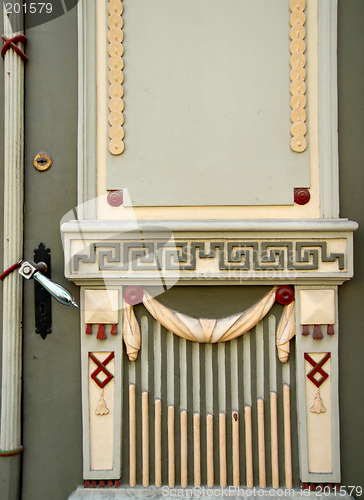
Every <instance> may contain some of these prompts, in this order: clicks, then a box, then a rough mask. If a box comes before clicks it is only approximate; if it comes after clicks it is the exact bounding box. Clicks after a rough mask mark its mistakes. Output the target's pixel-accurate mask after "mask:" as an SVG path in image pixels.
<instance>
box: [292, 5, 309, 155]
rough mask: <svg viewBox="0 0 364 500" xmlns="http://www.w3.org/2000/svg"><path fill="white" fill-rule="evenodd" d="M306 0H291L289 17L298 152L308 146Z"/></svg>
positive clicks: (294, 135)
mask: <svg viewBox="0 0 364 500" xmlns="http://www.w3.org/2000/svg"><path fill="white" fill-rule="evenodd" d="M305 7H306V1H305V0H291V1H290V10H291V15H290V18H289V21H290V25H291V29H290V33H289V34H290V38H291V44H290V52H291V57H290V65H291V72H290V79H291V86H290V91H291V96H292V97H291V108H292V111H291V122H292V125H291V135H292V138H291V149H292V150H293V151H295V152H297V153H302V152H303V151H305V150H306V148H307V140H306V138H305V135H306V133H307V126H306V123H305V122H306V110H305V107H306V96H305V93H306V83H305V79H306V70H305V65H306V57H305V51H306V43H305V36H306V29H305V22H306V15H305Z"/></svg>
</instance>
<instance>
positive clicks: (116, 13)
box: [107, 0, 125, 155]
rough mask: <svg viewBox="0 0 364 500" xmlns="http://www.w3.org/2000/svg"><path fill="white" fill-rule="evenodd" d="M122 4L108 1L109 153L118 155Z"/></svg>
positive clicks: (120, 147)
mask: <svg viewBox="0 0 364 500" xmlns="http://www.w3.org/2000/svg"><path fill="white" fill-rule="evenodd" d="M123 8H124V7H123V2H122V0H109V6H108V11H109V19H108V27H109V31H108V34H107V39H108V41H109V48H108V52H109V84H110V85H109V98H110V99H109V124H110V128H109V138H110V141H109V151H110V153H112V154H113V155H119V154H121V153H122V152H123V151H124V148H125V146H124V135H125V133H124V128H123V125H124V114H123V111H124V101H123V96H124V88H123V82H124V74H123V68H124V61H123V54H124V47H123V39H124V34H123V26H124V21H123Z"/></svg>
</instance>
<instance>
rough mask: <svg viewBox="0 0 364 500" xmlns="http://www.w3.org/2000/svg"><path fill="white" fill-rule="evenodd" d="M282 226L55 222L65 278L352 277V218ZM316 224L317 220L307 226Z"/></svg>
mask: <svg viewBox="0 0 364 500" xmlns="http://www.w3.org/2000/svg"><path fill="white" fill-rule="evenodd" d="M95 222H96V221H95ZM289 224H290V223H288V222H287V223H277V230H276V231H274V230H273V229H272V230H271V231H266V230H265V231H262V230H259V229H258V226H259V227H260V226H261V224H259V223H257V230H256V231H254V232H253V231H249V232H247V231H245V232H244V231H235V232H234V233H231V231H228V230H226V231H221V230H220V231H218V232H217V231H216V230H215V231H200V230H199V231H196V230H192V226H193V225H192V226H191V230H190V231H186V230H183V231H182V230H176V229H175V228H173V224H172V230H170V229H168V227H167V224H166V225H165V226H164V227H163V226H162V225H161V224H159V226H156V225H154V226H153V225H150V226H143V227H141V228H140V229H139V230H137V231H135V230H134V231H132V230H129V231H128V230H127V229H128V226H127V225H124V230H122V227H123V223H120V226H119V227H120V230H119V231H117V230H116V228H117V226H116V225H115V224H114V225H113V224H110V227H109V229H108V225H107V222H106V221H105V223H104V225H103V226H102V228H103V229H101V225H98V224H97V223H96V224H95V226H94V227H95V229H96V228H98V229H100V230H99V231H97V230H91V228H92V227H93V224H92V223H88V225H87V228H89V229H90V230H85V231H82V233H78V232H77V231H76V229H77V227H78V226H77V223H72V222H70V223H67V224H65V225H64V226H63V227H62V231H63V232H64V235H65V261H66V276H67V277H68V278H70V279H72V280H74V281H75V282H80V283H84V282H85V280H86V281H87V280H89V279H92V280H108V279H121V280H126V281H127V282H130V283H131V284H132V283H135V284H136V285H139V286H142V285H143V284H148V283H149V284H156V283H159V284H161V282H162V281H163V280H167V281H168V282H169V283H170V284H171V283H172V284H176V283H177V282H178V281H191V280H192V281H193V282H194V284H195V283H198V284H208V283H209V282H212V283H215V284H218V283H223V282H235V283H244V282H246V281H248V280H249V281H252V280H253V281H254V280H257V282H259V284H263V283H264V282H266V283H272V281H273V280H275V281H277V280H278V281H279V280H285V281H286V282H287V283H299V282H306V281H312V282H313V280H316V281H317V279H318V278H320V279H324V280H328V281H331V282H337V283H342V282H343V281H345V280H347V279H349V278H350V277H351V276H352V274H353V269H352V230H354V229H355V227H354V225H353V224H352V223H350V222H348V221H346V222H345V221H341V223H339V222H338V223H335V224H331V225H330V227H333V228H335V227H337V230H336V231H335V230H333V231H327V229H328V223H327V222H323V223H322V228H323V230H322V231H319V229H318V228H317V230H316V231H315V230H305V231H303V230H302V228H301V230H300V228H299V226H297V231H294V230H292V229H290V230H289V231H282V230H280V229H279V228H284V227H286V226H287V227H290V228H291V226H292V224H290V225H289ZM318 225H319V224H318V223H317V222H316V223H314V224H308V225H307V227H308V228H309V227H312V228H314V227H316V226H318ZM344 225H345V226H347V227H346V228H344V227H343V226H344ZM241 226H242V227H243V224H241ZM326 226H327V227H326ZM111 227H112V228H113V229H114V230H113V231H110V229H111ZM262 227H263V226H262ZM273 227H274V223H272V228H273ZM287 227H286V229H287ZM349 227H350V228H351V227H352V229H351V230H350V229H349ZM71 228H72V229H71ZM227 228H228V226H227ZM129 229H130V226H129ZM232 237H233V239H232ZM287 280H288V281H287ZM191 284H192V283H191Z"/></svg>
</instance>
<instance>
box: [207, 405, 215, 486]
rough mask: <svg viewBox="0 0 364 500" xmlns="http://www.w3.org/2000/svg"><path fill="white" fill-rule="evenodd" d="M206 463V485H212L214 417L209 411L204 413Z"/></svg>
mask: <svg viewBox="0 0 364 500" xmlns="http://www.w3.org/2000/svg"><path fill="white" fill-rule="evenodd" d="M206 465H207V487H208V488H212V487H213V486H214V417H213V415H211V413H208V414H207V415H206Z"/></svg>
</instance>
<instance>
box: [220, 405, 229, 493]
mask: <svg viewBox="0 0 364 500" xmlns="http://www.w3.org/2000/svg"><path fill="white" fill-rule="evenodd" d="M219 452H220V486H221V487H225V486H226V485H227V472H226V414H225V413H220V414H219Z"/></svg>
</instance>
